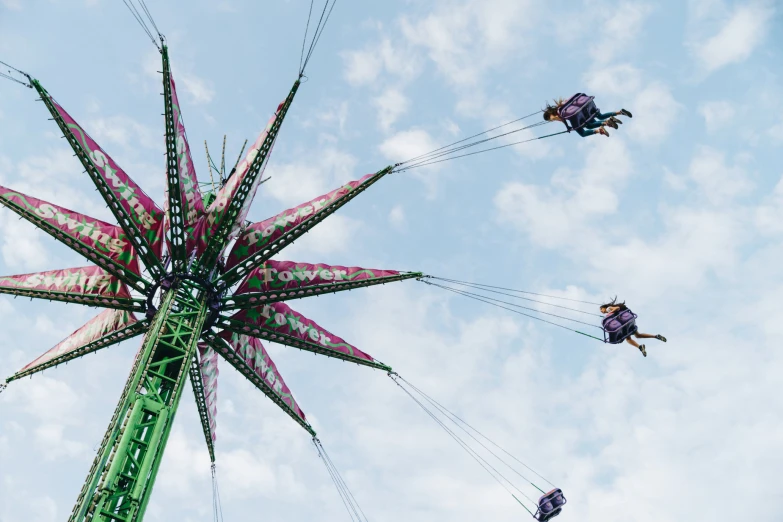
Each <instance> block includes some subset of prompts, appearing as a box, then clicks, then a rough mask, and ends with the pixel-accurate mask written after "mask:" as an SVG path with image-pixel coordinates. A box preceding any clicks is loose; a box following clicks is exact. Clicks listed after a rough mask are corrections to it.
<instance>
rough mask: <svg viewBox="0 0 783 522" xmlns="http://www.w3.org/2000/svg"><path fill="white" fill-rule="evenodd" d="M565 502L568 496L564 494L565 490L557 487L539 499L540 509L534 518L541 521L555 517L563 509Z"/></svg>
mask: <svg viewBox="0 0 783 522" xmlns="http://www.w3.org/2000/svg"><path fill="white" fill-rule="evenodd" d="M565 503H566V498H565V497H564V496H563V491H562V490H561V489H560V488H555V489H553V490H552V491H550V492H549V493H545V494H544V495H542V496H541V498H539V499H538V510H537V511H536V514H535V515H533V518H535V519H536V520H538V521H539V522H545V521H547V520H549V519H551V518H554V517H556V516H557V515H559V514H560V512H561V511H563V506H564V505H565Z"/></svg>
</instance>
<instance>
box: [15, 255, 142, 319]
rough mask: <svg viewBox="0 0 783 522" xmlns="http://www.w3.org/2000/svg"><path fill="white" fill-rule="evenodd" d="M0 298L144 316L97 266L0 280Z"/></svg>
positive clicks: (139, 302)
mask: <svg viewBox="0 0 783 522" xmlns="http://www.w3.org/2000/svg"><path fill="white" fill-rule="evenodd" d="M0 294H8V295H14V296H22V297H29V298H31V299H46V300H49V301H61V302H65V303H77V304H83V305H87V306H99V307H102V308H109V309H113V310H127V311H130V312H144V311H145V309H146V303H145V302H144V301H143V300H142V299H136V298H133V297H132V296H131V294H130V292H129V291H128V288H127V287H126V286H125V284H124V283H122V282H121V281H120V280H119V279H117V278H116V277H114V276H113V275H111V274H109V273H108V272H106V271H104V270H103V269H101V268H99V267H97V266H86V267H80V268H68V269H65V270H49V271H46V272H36V273H32V274H21V275H13V276H5V277H0Z"/></svg>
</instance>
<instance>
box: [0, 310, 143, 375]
mask: <svg viewBox="0 0 783 522" xmlns="http://www.w3.org/2000/svg"><path fill="white" fill-rule="evenodd" d="M148 328H149V322H148V321H138V322H135V323H133V324H131V325H129V326H126V327H124V328H121V329H119V330H116V331H114V332H111V333H108V334H106V335H103V336H102V337H100V338H98V339H96V340H94V341H92V342H89V343H86V344H84V345H81V346H77V347H75V348H74V349H71V350H70V351H67V352H66V353H63V354H62V355H57V356H54V357H52V358H51V359H49V358H47V360H43V361H41V362H40V363H38V364H35V363H33V365H32V366H30V365H28V367H26V368H25V369H23V370H21V371H19V372H17V373H15V374H13V375H12V376H11V377H9V378H8V379H6V382H11V381H16V380H18V379H21V378H22V377H27V376H30V375H33V374H36V373H39V372H42V371H44V370H47V369H49V368H54V367H55V366H58V365H60V364H63V363H67V362H69V361H72V360H74V359H78V358H80V357H83V356H85V355H87V354H90V353H94V352H97V351H98V350H101V349H103V348H106V347H108V346H112V345H114V344H118V343H121V342H123V341H127V340H128V339H132V338H134V337H136V336H139V335H141V334H143V333H144V332H146V331H147V329H148ZM47 353H48V352H47Z"/></svg>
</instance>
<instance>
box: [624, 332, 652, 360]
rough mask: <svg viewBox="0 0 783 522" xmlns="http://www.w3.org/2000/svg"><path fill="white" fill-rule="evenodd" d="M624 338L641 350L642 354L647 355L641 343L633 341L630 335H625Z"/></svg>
mask: <svg viewBox="0 0 783 522" xmlns="http://www.w3.org/2000/svg"><path fill="white" fill-rule="evenodd" d="M625 340H626V341H628V344H630V345H631V346H635V347H636V348H638V349H639V351H640V352H642V355H644V356H645V357H647V350H646V349H645V347H644V345H643V344H641V345H640V344H639V343H637V342H636V341H634V340H633V339H631V338H630V337H627V338H626V339H625Z"/></svg>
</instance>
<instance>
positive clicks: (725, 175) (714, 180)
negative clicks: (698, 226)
mask: <svg viewBox="0 0 783 522" xmlns="http://www.w3.org/2000/svg"><path fill="white" fill-rule="evenodd" d="M688 172H689V175H690V177H691V179H693V181H695V182H696V184H697V185H698V187H699V189H700V190H701V193H703V194H704V195H705V196H706V197H707V199H708V200H709V201H710V202H711V203H713V204H716V205H717V204H725V203H728V202H730V201H731V200H732V199H734V198H736V197H738V196H743V195H746V194H748V193H749V192H750V190H751V189H752V188H753V184H752V183H751V181H750V178H749V176H748V173H747V171H746V170H745V169H743V168H742V167H740V166H737V165H733V166H731V165H727V164H726V154H725V153H724V152H722V151H719V150H716V149H714V148H711V147H699V148H698V149H697V151H696V153H695V154H694V157H693V159H692V160H691V164H690V167H689V169H688Z"/></svg>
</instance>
